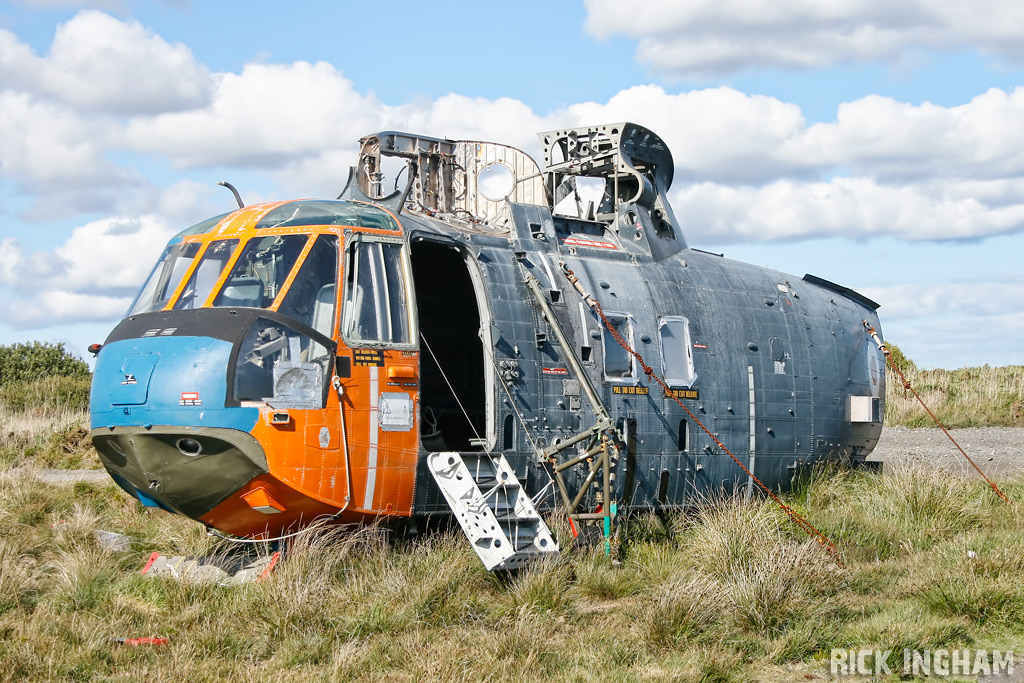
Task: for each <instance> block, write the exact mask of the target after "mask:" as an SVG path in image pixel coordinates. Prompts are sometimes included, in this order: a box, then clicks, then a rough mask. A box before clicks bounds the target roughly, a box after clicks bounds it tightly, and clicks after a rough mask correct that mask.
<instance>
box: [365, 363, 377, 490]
mask: <svg viewBox="0 0 1024 683" xmlns="http://www.w3.org/2000/svg"><path fill="white" fill-rule="evenodd" d="M369 370H370V446H369V448H368V449H367V452H366V493H365V494H364V495H363V509H364V510H372V509H373V490H374V489H375V488H376V486H377V437H378V436H379V435H380V424H379V422H380V420H378V419H377V408H378V400H379V399H380V394H379V385H380V378H379V368H378V367H377V366H375V365H374V366H371V367H370V368H369Z"/></svg>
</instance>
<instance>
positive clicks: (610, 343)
mask: <svg viewBox="0 0 1024 683" xmlns="http://www.w3.org/2000/svg"><path fill="white" fill-rule="evenodd" d="M605 317H606V318H607V319H608V322H610V323H612V325H613V326H614V327H615V328H616V330H617V331H618V332H619V334H622V336H623V338H624V339H625V340H626V343H627V344H628V345H629V346H630V348H633V346H634V344H633V316H632V315H630V314H629V313H618V312H615V311H605ZM616 320H621V321H622V322H623V323H624V324H625V332H626V333H625V334H623V330H622V328H620V327H619V326H618V325H617V324H616V322H615V321H616ZM609 348H614V349H618V350H619V351H621V353H622V354H623V355H624V356H625V357H626V358H628V359H629V372H628V373H625V374H623V375H609V374H608V349H609ZM601 372H602V373H604V378H605V381H607V382H621V383H623V384H636V382H637V376H636V359H635V358H633V356H632V354H630V353H628V352H627V351H626V350H625V349H623V348H622V346H620V345H619V342H617V341H615V338H614V337H612V335H611V333H610V332H609V331H608V328H607V327H602V328H601Z"/></svg>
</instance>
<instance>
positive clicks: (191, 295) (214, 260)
mask: <svg viewBox="0 0 1024 683" xmlns="http://www.w3.org/2000/svg"><path fill="white" fill-rule="evenodd" d="M237 246H238V240H218V241H216V242H211V243H210V246H208V247H206V251H204V252H203V256H202V258H201V259H200V260H199V265H198V266H196V269H195V270H194V271H192V277H191V278H189V281H188V284H187V285H185V289H184V290H182V292H181V296H179V297H178V300H177V301H176V302H174V310H176V311H180V310H182V309H191V308H199V307H201V306H202V305H203V304H204V303H206V298H207V297H208V296H210V292H212V291H213V286H214V285H215V284H217V280H218V279H219V278H220V274H221V273H223V272H224V267H225V266H226V265H227V264H228V261H230V260H231V255H232V254H234V253H235V247H237Z"/></svg>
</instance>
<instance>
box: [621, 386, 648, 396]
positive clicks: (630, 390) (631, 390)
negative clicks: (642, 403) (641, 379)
mask: <svg viewBox="0 0 1024 683" xmlns="http://www.w3.org/2000/svg"><path fill="white" fill-rule="evenodd" d="M649 391H650V390H649V389H648V388H647V387H612V393H613V394H634V395H637V396H645V395H647V393H648V392H649Z"/></svg>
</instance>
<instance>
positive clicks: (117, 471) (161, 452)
mask: <svg viewBox="0 0 1024 683" xmlns="http://www.w3.org/2000/svg"><path fill="white" fill-rule="evenodd" d="M92 439H93V444H94V445H95V446H96V450H97V451H98V452H99V454H100V460H101V461H102V462H103V465H104V467H106V468H107V471H108V472H109V473H110V475H111V477H113V479H114V481H116V482H117V484H118V485H119V486H120V487H121V488H123V489H125V490H126V491H127V492H128V493H130V494H132V495H133V496H135V497H136V498H138V499H139V500H140V501H142V502H143V503H145V504H147V505H151V506H156V507H162V508H164V509H167V510H172V511H174V512H179V513H181V514H183V515H186V516H187V517H191V518H193V519H198V518H199V517H201V516H202V515H204V514H206V513H207V512H209V511H210V510H212V509H213V508H214V507H215V506H216V505H217V504H218V503H220V502H222V501H223V500H225V499H226V498H228V497H229V496H230V495H231V494H233V493H234V492H236V491H237V490H238V489H239V488H241V487H242V486H243V485H245V484H246V483H247V482H249V481H251V480H252V479H253V478H254V477H257V476H259V475H261V474H266V472H267V459H266V455H265V453H264V451H263V448H262V447H261V446H260V445H259V442H257V441H256V439H255V438H253V436H252V435H250V434H246V433H244V432H240V431H238V430H235V429H223V428H215V427H193V428H182V427H167V426H153V425H150V426H142V427H114V428H113V429H110V428H106V427H103V428H99V429H94V430H92Z"/></svg>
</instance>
